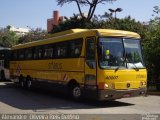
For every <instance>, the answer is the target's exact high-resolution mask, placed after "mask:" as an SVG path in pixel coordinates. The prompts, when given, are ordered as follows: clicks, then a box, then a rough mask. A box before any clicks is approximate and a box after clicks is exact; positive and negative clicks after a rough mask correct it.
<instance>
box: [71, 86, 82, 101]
mask: <svg viewBox="0 0 160 120" xmlns="http://www.w3.org/2000/svg"><path fill="white" fill-rule="evenodd" d="M70 95H71V97H72V98H73V99H75V100H79V99H80V98H81V96H82V91H81V89H80V86H79V85H73V86H72V87H71V89H70Z"/></svg>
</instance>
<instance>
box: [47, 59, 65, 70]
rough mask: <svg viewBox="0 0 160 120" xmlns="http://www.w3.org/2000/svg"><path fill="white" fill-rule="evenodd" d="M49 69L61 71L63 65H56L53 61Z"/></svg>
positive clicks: (49, 64)
mask: <svg viewBox="0 0 160 120" xmlns="http://www.w3.org/2000/svg"><path fill="white" fill-rule="evenodd" d="M48 69H57V70H60V69H62V63H55V62H53V61H52V62H50V63H48Z"/></svg>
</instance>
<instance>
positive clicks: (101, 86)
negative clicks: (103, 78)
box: [98, 83, 109, 89]
mask: <svg viewBox="0 0 160 120" xmlns="http://www.w3.org/2000/svg"><path fill="white" fill-rule="evenodd" d="M98 88H99V89H108V88H109V85H108V84H107V83H99V85H98Z"/></svg>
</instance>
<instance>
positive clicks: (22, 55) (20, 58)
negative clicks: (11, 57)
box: [18, 49, 25, 60]
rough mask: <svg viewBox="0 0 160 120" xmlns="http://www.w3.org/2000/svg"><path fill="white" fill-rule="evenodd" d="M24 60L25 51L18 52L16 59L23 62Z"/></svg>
mask: <svg viewBox="0 0 160 120" xmlns="http://www.w3.org/2000/svg"><path fill="white" fill-rule="evenodd" d="M24 58H25V49H20V50H18V59H19V60H23V59H24Z"/></svg>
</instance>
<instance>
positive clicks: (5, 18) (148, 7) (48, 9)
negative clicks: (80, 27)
mask: <svg viewBox="0 0 160 120" xmlns="http://www.w3.org/2000/svg"><path fill="white" fill-rule="evenodd" d="M56 1H57V0H0V28H1V27H6V26H7V25H12V26H15V27H23V28H27V26H28V28H37V27H38V28H42V29H47V19H49V18H52V14H53V11H54V10H58V11H59V12H60V15H61V16H67V17H71V16H72V15H73V13H76V14H78V13H79V12H78V8H77V6H76V4H73V3H71V4H65V5H64V6H62V7H61V6H58V5H57V2H56ZM156 5H158V6H160V0H117V1H115V2H113V3H105V4H99V5H98V6H97V8H96V11H95V14H96V15H102V14H103V13H104V12H109V11H108V9H109V8H112V9H116V8H122V9H123V11H122V12H120V13H117V17H118V18H124V17H126V16H129V15H130V16H131V17H132V18H134V19H136V20H137V21H141V22H147V21H149V20H150V19H151V18H153V16H152V14H153V7H154V6H156ZM83 12H84V13H85V12H87V8H86V7H85V8H83Z"/></svg>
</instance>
